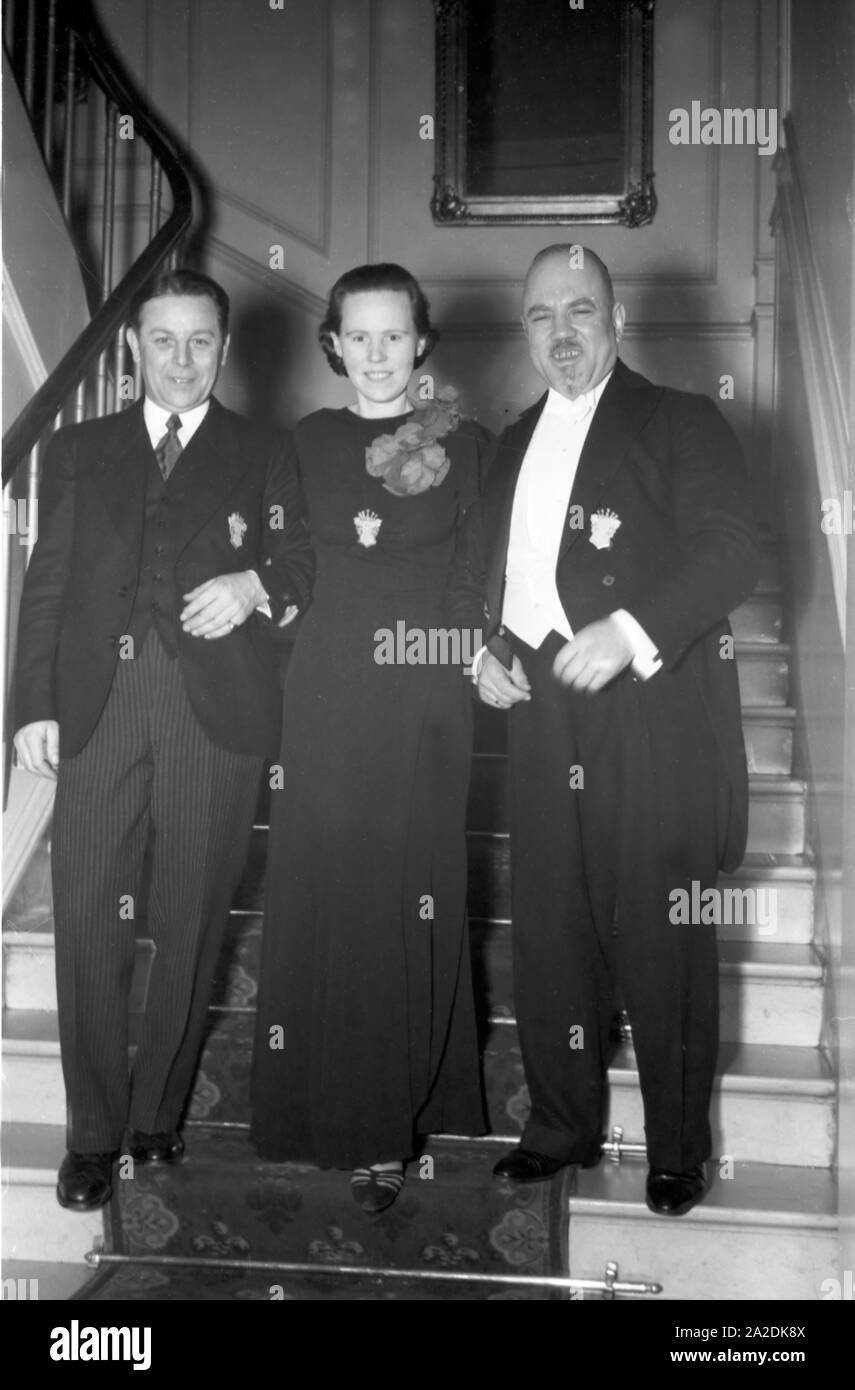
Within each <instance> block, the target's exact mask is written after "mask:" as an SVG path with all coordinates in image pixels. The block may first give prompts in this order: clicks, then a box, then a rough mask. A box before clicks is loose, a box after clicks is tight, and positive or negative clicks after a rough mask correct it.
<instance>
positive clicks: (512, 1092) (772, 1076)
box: [484, 1025, 835, 1168]
mask: <svg viewBox="0 0 855 1390" xmlns="http://www.w3.org/2000/svg"><path fill="white" fill-rule="evenodd" d="M484 1077H485V1088H486V1094H487V1105H488V1115H489V1119H490V1131H491V1137H492V1138H494V1139H495V1141H496V1142H499V1141H501V1142H503V1143H516V1142H517V1141H518V1140H519V1137H520V1134H521V1133H522V1130H523V1128H524V1126H525V1123H526V1121H527V1119H528V1116H529V1110H530V1102H529V1094H528V1088H527V1086H526V1084H525V1075H524V1072H523V1065H522V1057H521V1054H520V1048H519V1042H518V1039H517V1035H516V1029H515V1028H510V1027H503V1026H501V1025H495V1026H494V1027H493V1029H492V1030H491V1032H490V1035H489V1037H488V1040H487V1046H486V1049H485V1054H484ZM834 1107H835V1083H834V1078H833V1076H832V1073H831V1067H830V1064H829V1062H828V1060H827V1059H826V1057H825V1056H824V1055H823V1053H822V1052H821V1051H820V1050H819V1049H818V1048H801V1047H764V1046H759V1045H751V1044H748V1045H746V1044H742V1043H727V1042H724V1043H722V1044H721V1047H720V1049H719V1059H718V1074H717V1077H716V1081H715V1085H714V1089H713V1102H712V1108H711V1111H710V1122H711V1125H712V1131H713V1153H714V1154H715V1155H716V1156H717V1157H719V1156H721V1155H729V1156H730V1157H732V1158H734V1159H735V1160H737V1161H740V1162H742V1161H747V1160H748V1159H749V1158H750V1159H751V1160H752V1161H754V1162H758V1163H777V1164H780V1165H782V1166H787V1167H791V1166H807V1167H815V1168H823V1167H826V1168H827V1167H829V1166H830V1165H831V1162H832V1157H833V1152H834V1138H835V1127H834ZM614 1126H620V1128H621V1130H622V1142H623V1143H625V1144H643V1143H644V1110H643V1106H642V1101H641V1091H640V1089H639V1084H638V1068H637V1064H636V1061H635V1054H634V1052H633V1050H632V1045H631V1043H629V1042H624V1043H622V1044H620V1045H619V1046H618V1047H617V1050H616V1052H615V1056H614V1057H613V1059H612V1062H611V1064H610V1066H609V1108H608V1113H607V1122H606V1135H607V1137H608V1136H611V1133H612V1130H613V1128H614Z"/></svg>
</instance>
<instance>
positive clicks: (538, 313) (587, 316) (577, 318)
mask: <svg viewBox="0 0 855 1390" xmlns="http://www.w3.org/2000/svg"><path fill="white" fill-rule="evenodd" d="M522 309H523V313H522V318H523V327H524V328H525V333H526V338H527V339H528V348H529V354H530V356H531V360H532V363H533V364H534V367H535V370H536V371H537V372H538V373H539V374H540V376H541V377H542V378H543V380H544V381H545V382H546V383H547V385H548V386H550V387H552V389H553V390H555V391H558V392H559V394H560V395H562V396H566V397H568V399H570V400H575V399H576V397H577V396H580V395H584V394H585V392H587V391H592V390H593V389H594V387H595V386H598V385H599V383H600V382H601V381H602V380H603V378H604V377H606V376H608V374H609V372H610V371H611V370H612V368H613V367H614V364H615V362H616V360H617V353H618V343H619V342H620V339H621V337H622V336H623V327H624V317H625V316H624V309H623V305H622V304H616V303H615V297H614V289H613V286H612V281H611V276H610V275H609V272H608V268H607V267H606V265H605V264H604V263H603V261H601V260H600V257H599V256H598V255H597V254H596V252H595V251H592V250H590V248H589V247H587V246H579V245H576V244H567V245H556V246H547V247H545V248H544V250H543V251H539V252H538V254H537V255H536V256H535V258H534V260H533V261H532V263H531V266H530V268H529V271H528V274H527V275H526V278H525V286H524V288H523V306H522Z"/></svg>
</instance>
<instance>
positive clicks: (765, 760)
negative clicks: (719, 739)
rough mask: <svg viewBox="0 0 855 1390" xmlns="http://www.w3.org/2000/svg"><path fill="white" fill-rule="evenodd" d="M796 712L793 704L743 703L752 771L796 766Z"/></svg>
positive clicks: (744, 723) (749, 769)
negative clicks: (794, 730)
mask: <svg viewBox="0 0 855 1390" xmlns="http://www.w3.org/2000/svg"><path fill="white" fill-rule="evenodd" d="M795 721H796V712H795V710H794V709H793V708H792V707H791V706H789V705H743V706H742V733H743V737H744V739H745V757H746V761H747V763H748V771H749V773H750V774H754V773H758V772H777V773H783V774H784V775H787V774H788V773H790V772H791V771H792V767H793V729H794V726H795Z"/></svg>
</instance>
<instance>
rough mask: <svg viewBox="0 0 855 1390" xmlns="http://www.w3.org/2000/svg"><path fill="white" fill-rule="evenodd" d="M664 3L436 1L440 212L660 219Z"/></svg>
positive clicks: (465, 222) (447, 220) (442, 217)
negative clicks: (656, 146)
mask: <svg viewBox="0 0 855 1390" xmlns="http://www.w3.org/2000/svg"><path fill="white" fill-rule="evenodd" d="M654 4H655V0H588V4H587V6H586V5H585V3H584V0H581V3H579V0H576V3H573V0H571V3H569V4H568V3H567V0H538V3H537V4H536V5H533V4H532V3H531V0H434V8H435V10H436V108H435V113H436V116H435V120H436V130H435V138H436V172H435V177H434V184H435V188H434V194H433V199H432V202H431V211H432V213H433V219H434V222H436V223H437V224H438V225H445V226H472V225H478V224H490V223H493V224H503V223H504V224H506V225H521V224H526V223H529V224H548V223H574V222H576V223H579V222H586V223H617V224H621V225H623V226H625V227H640V226H643V225H644V224H645V223H648V222H650V221H651V220H652V218H653V214H654V212H655V210H656V194H655V191H654V187H653V170H652V168H651V148H652V109H653V10H654Z"/></svg>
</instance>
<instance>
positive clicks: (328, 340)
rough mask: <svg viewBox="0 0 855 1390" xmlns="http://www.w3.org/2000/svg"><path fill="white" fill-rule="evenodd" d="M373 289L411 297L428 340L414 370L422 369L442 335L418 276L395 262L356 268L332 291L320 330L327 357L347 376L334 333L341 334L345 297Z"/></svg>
mask: <svg viewBox="0 0 855 1390" xmlns="http://www.w3.org/2000/svg"><path fill="white" fill-rule="evenodd" d="M372 290H401V291H403V293H404V294H406V295H407V296H408V297H409V300H410V305H411V306H412V310H413V323H414V324H415V328H416V334H417V336H418V337H419V338H424V340H425V345H424V348H423V349H422V351H421V352H419V353H417V354H416V357H415V360H414V362H413V366H414V367H420V366H421V365H422V363H423V362H424V360H425V358H426V357H428V356H429V354H430V353H431V352H432V351H433V349H434V347H435V346H436V342H437V339H438V338H439V334H438V333H437V331H436V329H435V328H434V327H433V325H432V324H431V321H430V309H429V306H428V301H427V297H426V295H425V292H424V290H423V289H422V287H421V285H420V284H419V282H418V280H417V279H416V278H415V276H414V275H411V274H410V272H409V271H408V270H405V269H404V267H403V266H401V265H395V264H394V263H393V262H391V261H381V262H380V263H379V264H378V265H358V266H354V268H353V270H347V271H345V273H344V275H341V276H340V277H339V279H338V280H336V282H335V284H334V285H333V287H332V289H331V290H330V297H329V300H328V301H327V312H326V314H325V315H324V320H323V323H322V324H321V326H320V328H319V329H318V340H319V342H320V345H321V347H322V348H323V350H324V356H325V357H326V359H327V361H328V362H329V364H330V366H331V367H332V369H333V371H334V372H335V373H336V375H337V376H347V372H346V371H345V366H344V363H343V362H342V360H341V358H340V357H339V355H338V353H337V352H336V350H335V346H334V344H333V340H332V335H333V333H340V332H341V311H342V305H343V303H344V300H345V297H346V296H347V295H349V294H365V293H366V292H370V291H372Z"/></svg>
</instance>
